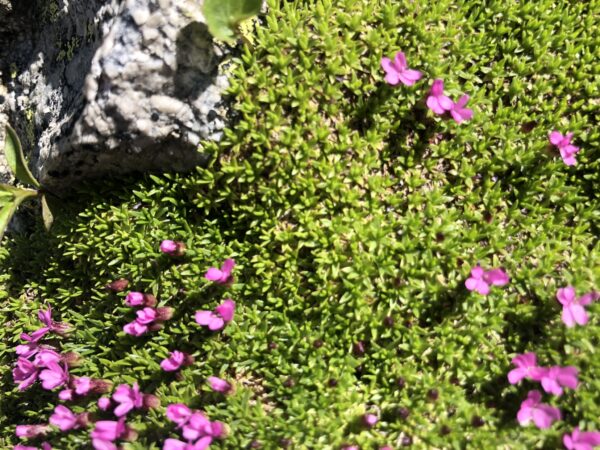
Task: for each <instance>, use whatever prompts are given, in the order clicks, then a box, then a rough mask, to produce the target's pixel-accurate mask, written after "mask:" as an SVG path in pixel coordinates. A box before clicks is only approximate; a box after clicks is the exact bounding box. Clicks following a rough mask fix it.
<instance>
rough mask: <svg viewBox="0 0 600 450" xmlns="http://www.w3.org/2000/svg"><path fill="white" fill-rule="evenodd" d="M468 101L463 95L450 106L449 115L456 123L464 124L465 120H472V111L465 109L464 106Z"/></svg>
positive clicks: (467, 97) (466, 96)
mask: <svg viewBox="0 0 600 450" xmlns="http://www.w3.org/2000/svg"><path fill="white" fill-rule="evenodd" d="M468 101H469V96H468V95H463V96H462V97H461V98H459V99H458V101H457V102H455V103H453V104H452V109H450V114H451V115H452V118H453V119H454V121H455V122H456V123H461V122H464V121H465V120H471V119H472V118H473V110H472V109H470V108H465V105H466V104H467V102H468Z"/></svg>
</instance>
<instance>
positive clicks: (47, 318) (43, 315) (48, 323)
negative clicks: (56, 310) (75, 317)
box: [36, 307, 70, 336]
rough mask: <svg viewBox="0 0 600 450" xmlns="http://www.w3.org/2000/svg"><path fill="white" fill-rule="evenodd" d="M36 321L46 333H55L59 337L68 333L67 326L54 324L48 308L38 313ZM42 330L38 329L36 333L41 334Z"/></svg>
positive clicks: (58, 323) (50, 310) (50, 309)
mask: <svg viewBox="0 0 600 450" xmlns="http://www.w3.org/2000/svg"><path fill="white" fill-rule="evenodd" d="M38 319H40V321H41V322H42V323H43V324H44V325H45V328H46V329H47V330H48V331H51V332H53V333H56V334H58V335H60V336H65V335H66V334H67V332H68V331H69V328H70V327H69V325H68V324H66V323H60V322H55V321H54V320H52V308H50V307H48V309H47V310H46V311H44V310H40V311H39V312H38ZM43 329H44V328H41V329H39V330H38V331H37V332H36V333H41V332H42V330H43Z"/></svg>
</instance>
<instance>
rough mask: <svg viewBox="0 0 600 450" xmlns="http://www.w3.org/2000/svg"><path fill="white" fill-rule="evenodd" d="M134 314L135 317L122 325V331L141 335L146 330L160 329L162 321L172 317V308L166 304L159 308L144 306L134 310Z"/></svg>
mask: <svg viewBox="0 0 600 450" xmlns="http://www.w3.org/2000/svg"><path fill="white" fill-rule="evenodd" d="M152 298H153V297H152ZM126 301H127V300H126ZM136 316H137V318H136V319H135V320H134V321H133V322H130V323H128V324H127V325H125V326H124V327H123V331H124V332H125V333H127V334H130V335H131V336H141V335H143V334H146V333H147V332H148V331H157V330H160V329H161V328H162V326H163V322H166V321H167V320H169V319H170V318H171V317H173V308H170V307H168V306H163V307H160V308H152V307H150V306H146V307H145V308H142V309H140V310H138V311H136Z"/></svg>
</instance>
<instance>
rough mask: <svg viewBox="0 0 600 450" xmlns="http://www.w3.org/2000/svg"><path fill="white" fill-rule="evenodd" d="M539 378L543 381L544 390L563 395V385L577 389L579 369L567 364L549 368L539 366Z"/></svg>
mask: <svg viewBox="0 0 600 450" xmlns="http://www.w3.org/2000/svg"><path fill="white" fill-rule="evenodd" d="M538 371H539V375H538V380H540V381H541V382H542V387H543V388H544V391H546V392H548V393H551V394H554V395H557V396H561V395H562V393H563V388H562V387H563V386H565V387H568V388H571V389H577V383H578V380H577V374H578V373H579V371H578V370H577V368H576V367H573V366H567V367H560V366H553V367H549V368H539V369H538Z"/></svg>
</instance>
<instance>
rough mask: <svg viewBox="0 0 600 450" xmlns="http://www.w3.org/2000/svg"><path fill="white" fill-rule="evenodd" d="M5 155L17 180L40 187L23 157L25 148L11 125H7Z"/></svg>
mask: <svg viewBox="0 0 600 450" xmlns="http://www.w3.org/2000/svg"><path fill="white" fill-rule="evenodd" d="M4 154H5V155H6V161H7V162H8V165H9V167H10V170H12V173H13V174H14V175H15V177H16V178H17V180H19V181H20V182H21V183H24V184H30V185H32V186H35V187H39V185H40V183H38V181H37V180H36V179H35V178H34V177H33V175H32V174H31V172H30V171H29V168H28V167H27V161H25V156H24V155H23V148H22V147H21V141H20V140H19V136H17V133H16V132H15V130H13V129H12V128H11V127H10V126H9V125H6V142H5V144H4Z"/></svg>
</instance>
